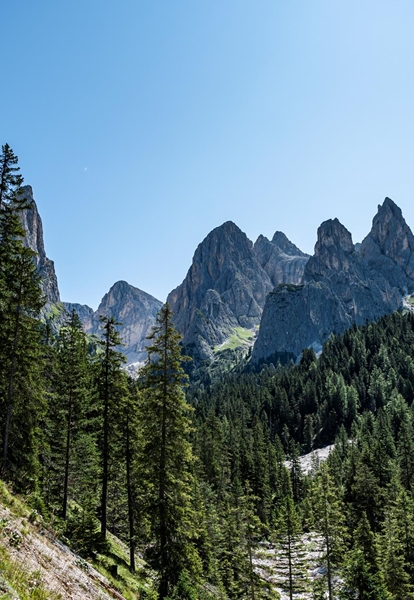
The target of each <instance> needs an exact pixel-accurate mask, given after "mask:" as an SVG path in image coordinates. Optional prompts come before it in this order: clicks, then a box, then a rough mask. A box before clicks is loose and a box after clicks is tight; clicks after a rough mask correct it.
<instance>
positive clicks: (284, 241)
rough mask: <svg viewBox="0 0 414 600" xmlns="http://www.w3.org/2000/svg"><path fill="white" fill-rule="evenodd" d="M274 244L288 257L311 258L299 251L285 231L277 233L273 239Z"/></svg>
mask: <svg viewBox="0 0 414 600" xmlns="http://www.w3.org/2000/svg"><path fill="white" fill-rule="evenodd" d="M260 237H263V236H260ZM272 244H274V245H275V246H277V247H278V248H279V249H280V250H281V251H282V252H283V253H284V254H287V255H288V256H305V257H308V258H309V256H308V254H305V252H302V250H299V248H298V247H297V246H295V244H293V243H292V242H291V241H290V240H289V239H288V238H287V236H286V235H285V234H284V233H283V231H276V233H275V234H274V236H273V237H272Z"/></svg>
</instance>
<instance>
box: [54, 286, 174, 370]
mask: <svg viewBox="0 0 414 600" xmlns="http://www.w3.org/2000/svg"><path fill="white" fill-rule="evenodd" d="M64 306H65V308H66V310H67V311H69V312H70V311H71V310H72V308H74V309H75V310H76V312H77V313H78V315H79V318H80V320H81V321H82V325H83V327H84V330H85V332H86V333H91V334H95V335H100V322H99V316H100V315H103V316H113V317H114V318H115V320H116V321H118V322H119V323H121V325H120V326H119V328H118V329H119V333H120V336H121V338H122V343H123V348H121V349H122V351H123V353H124V354H125V356H126V358H127V363H128V364H131V363H135V362H142V361H144V360H145V358H146V351H145V348H146V346H147V345H148V343H149V342H148V340H147V339H146V338H147V335H148V334H149V333H150V332H151V329H152V327H153V326H154V324H155V317H156V315H157V313H158V311H159V310H160V308H161V307H162V302H160V301H159V300H157V299H156V298H154V297H153V296H151V295H150V294H147V293H146V292H143V291H142V290H140V289H138V288H136V287H133V286H132V285H130V284H129V283H127V282H126V281H118V282H117V283H115V284H114V285H113V286H112V287H111V289H110V290H109V292H108V293H107V294H105V296H104V297H103V298H102V301H101V303H100V305H99V307H98V310H97V311H95V312H94V311H93V310H92V309H91V308H90V307H89V306H86V305H80V304H72V303H69V302H65V303H64Z"/></svg>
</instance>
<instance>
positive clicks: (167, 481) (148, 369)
mask: <svg viewBox="0 0 414 600" xmlns="http://www.w3.org/2000/svg"><path fill="white" fill-rule="evenodd" d="M180 339H181V336H180V335H179V334H178V332H177V331H176V330H175V328H174V326H173V322H172V311H171V308H170V306H169V305H168V304H165V305H164V306H163V307H162V309H161V310H160V312H159V313H158V315H157V319H156V323H155V326H154V328H153V330H152V333H151V334H150V335H149V340H150V345H149V346H148V347H147V352H148V360H147V364H146V365H145V366H144V367H143V369H142V370H141V373H140V378H141V382H142V386H143V390H142V400H141V405H140V415H141V440H142V441H141V449H140V453H139V461H140V481H141V483H142V485H146V489H147V507H146V508H147V511H148V514H150V515H151V523H152V524H151V529H152V534H153V541H154V543H155V561H154V562H155V564H156V566H157V567H158V569H159V576H160V581H159V596H160V598H161V599H163V598H165V597H166V596H167V595H168V593H169V592H170V591H171V590H172V589H173V587H174V585H175V584H176V583H177V581H178V578H179V575H180V573H181V572H182V571H184V570H186V571H188V572H189V573H190V574H192V575H197V574H198V573H199V569H200V559H199V556H198V554H197V551H196V549H195V546H194V543H193V540H194V535H195V532H194V522H195V519H194V518H193V508H192V503H191V493H192V487H193V486H192V479H193V475H192V463H193V460H194V459H193V454H192V450H191V445H190V442H189V433H190V426H191V422H190V418H189V413H190V410H191V409H190V407H189V405H188V404H187V403H186V400H185V395H184V391H183V386H184V385H185V384H186V382H187V376H186V374H185V372H184V369H183V366H182V363H183V360H186V357H183V356H182V355H181V348H180Z"/></svg>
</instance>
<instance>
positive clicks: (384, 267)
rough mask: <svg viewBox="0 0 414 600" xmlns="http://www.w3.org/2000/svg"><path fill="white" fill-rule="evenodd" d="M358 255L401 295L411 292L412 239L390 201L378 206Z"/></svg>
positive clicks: (413, 267)
mask: <svg viewBox="0 0 414 600" xmlns="http://www.w3.org/2000/svg"><path fill="white" fill-rule="evenodd" d="M360 252H361V256H362V257H363V258H364V259H365V261H366V262H367V263H368V264H369V265H370V267H371V268H372V269H375V270H376V271H379V272H381V273H382V275H383V276H384V277H385V278H386V279H387V281H388V282H389V283H390V284H391V285H392V286H394V287H397V288H398V289H399V290H400V292H401V293H402V294H407V293H411V292H413V291H414V236H413V234H412V232H411V229H410V228H409V227H408V225H407V223H406V222H405V219H404V217H403V216H402V212H401V209H400V208H399V207H398V206H397V205H396V204H395V203H394V202H393V201H392V200H391V199H390V198H385V200H384V202H383V204H382V205H380V206H378V213H377V214H376V215H375V217H374V219H373V221H372V229H371V231H370V233H369V234H368V235H367V237H366V238H365V239H364V240H363V242H362V244H361V250H360Z"/></svg>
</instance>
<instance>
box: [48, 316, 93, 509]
mask: <svg viewBox="0 0 414 600" xmlns="http://www.w3.org/2000/svg"><path fill="white" fill-rule="evenodd" d="M89 366H90V365H89V363H88V358H87V342H86V336H85V333H84V331H83V328H82V324H81V321H80V319H79V316H78V315H77V313H76V311H75V310H72V312H71V314H70V315H68V316H67V318H66V320H65V322H64V324H63V326H62V328H61V329H60V331H59V336H58V341H57V377H56V388H57V390H56V391H57V396H56V403H57V406H56V413H57V414H56V417H57V420H56V421H57V422H55V428H56V426H57V427H59V428H60V430H64V431H65V441H64V444H63V446H62V449H61V451H62V458H63V463H64V465H63V485H62V517H63V519H66V517H67V510H68V499H69V481H70V475H71V472H72V471H73V469H72V466H73V465H72V453H73V445H74V443H75V444H77V443H78V441H79V438H80V437H81V436H82V435H87V432H86V431H85V429H86V424H85V420H86V419H87V418H88V416H89V412H90V410H91V387H92V381H91V377H90V368H89ZM59 417H60V418H59ZM51 443H53V440H51Z"/></svg>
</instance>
